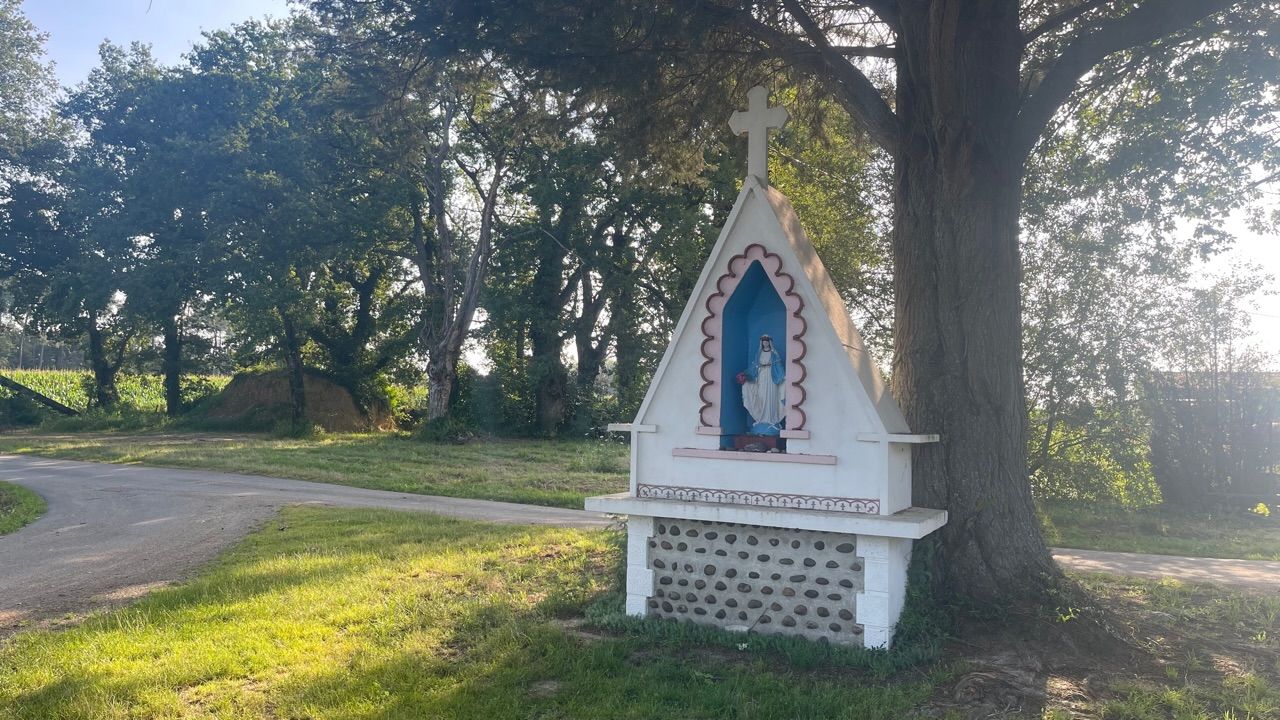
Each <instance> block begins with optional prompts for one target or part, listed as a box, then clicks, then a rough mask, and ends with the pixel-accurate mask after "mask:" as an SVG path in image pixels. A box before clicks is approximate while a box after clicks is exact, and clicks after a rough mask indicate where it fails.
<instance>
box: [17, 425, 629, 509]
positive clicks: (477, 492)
mask: <svg viewBox="0 0 1280 720" xmlns="http://www.w3.org/2000/svg"><path fill="white" fill-rule="evenodd" d="M627 450H628V448H627V446H626V445H623V444H620V443H611V442H604V441H547V440H540V441H539V440H486V441H477V442H471V443H465V444H461V445H450V444H441V443H430V442H424V441H422V440H419V439H415V438H412V437H410V436H409V435H407V434H404V433H332V434H328V433H326V434H320V435H315V436H312V437H302V438H288V437H271V436H266V435H235V434H218V433H177V432H172V433H166V432H160V433H101V434H74V433H68V434H61V435H50V434H44V433H40V434H35V433H15V434H6V435H0V452H10V453H26V454H33V455H41V456H44V457H57V458H65V459H70V460H93V461H98V462H113V463H143V464H147V465H163V466H169V467H185V468H201V469H206V470H220V471H224V472H236V473H248V474H253V475H268V476H273V477H286V478H296V479H299V480H313V481H316V482H325V483H334V484H337V485H352V486H355V487H364V488H373V489H375V490H392V491H395V492H406V493H419V494H426V495H447V496H450V497H465V498H477V499H483V500H504V501H508V502H519V503H529V504H534V505H552V506H557V507H568V508H577V509H581V508H582V501H583V499H584V498H586V497H587V496H588V495H603V494H608V493H615V492H620V491H622V490H625V489H626V488H627V462H626V458H627Z"/></svg>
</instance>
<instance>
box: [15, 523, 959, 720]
mask: <svg viewBox="0 0 1280 720" xmlns="http://www.w3.org/2000/svg"><path fill="white" fill-rule="evenodd" d="M619 562H620V557H619V555H618V550H617V546H616V543H614V542H613V541H612V540H611V538H610V536H609V534H607V533H604V532H598V531H597V532H584V531H575V530H564V529H530V528H526V527H513V526H495V525H488V524H481V523H472V522H464V521H458V520H450V519H444V518H437V517H432V516H425V515H414V514H407V513H393V512H388V511H370V510H333V509H317V508H292V509H288V510H286V511H285V512H284V513H283V515H282V516H281V517H280V519H279V520H278V521H274V522H272V523H270V524H269V525H268V526H267V527H266V528H264V529H263V530H262V531H260V532H258V533H256V534H254V535H252V536H250V537H249V538H248V539H247V540H246V541H244V542H243V543H242V544H241V545H239V546H237V547H236V548H235V549H233V550H232V551H230V552H229V553H228V554H226V555H225V556H224V557H223V558H222V559H221V560H219V561H218V562H217V563H215V564H214V565H213V566H212V567H211V568H209V569H208V570H206V571H205V572H204V573H203V574H202V575H201V576H200V577H198V578H196V579H195V580H193V581H191V582H189V583H187V584H185V585H183V586H180V587H175V588H169V589H165V590H161V591H158V592H156V593H154V594H152V595H150V596H148V597H147V598H145V599H143V600H141V601H140V602H138V603H136V604H134V605H132V606H130V607H128V608H124V609H120V610H116V611H113V612H110V613H106V614H103V615H99V616H96V617H92V618H90V619H89V620H87V621H86V622H84V623H83V624H82V625H80V626H77V627H74V628H70V629H67V630H63V631H58V632H53V631H30V632H26V633H22V634H19V635H17V636H15V637H14V638H12V639H11V640H9V641H7V643H6V644H4V645H0V718H3V720H26V719H28V718H48V717H59V718H94V719H95V720H97V719H105V720H110V719H113V718H131V717H186V716H200V717H216V718H256V717H262V716H272V717H309V718H350V717H380V718H418V717H448V718H485V719H489V718H528V717H546V718H550V717H556V718H592V719H595V718H655V717H680V718H712V717H751V718H860V719H861V718H869V719H875V718H901V717H903V716H905V715H906V714H907V713H908V712H909V711H910V709H911V708H912V707H915V706H917V705H919V704H920V703H921V702H923V701H924V700H925V699H926V698H927V697H928V696H929V695H930V693H931V692H932V691H933V688H934V685H933V683H932V681H931V680H930V679H929V678H928V677H926V676H924V675H922V674H918V673H917V674H911V675H908V676H903V677H899V678H897V679H895V680H894V681H891V682H886V681H885V680H883V679H881V680H875V681H871V682H867V681H865V680H864V681H860V680H858V679H857V678H856V677H854V676H851V674H850V673H849V672H848V671H843V672H834V673H833V672H830V671H823V670H815V671H807V670H799V669H796V668H791V667H788V666H787V665H786V664H785V663H779V662H776V660H775V659H771V658H770V657H769V656H767V655H764V654H761V653H758V652H750V651H744V652H737V653H723V652H718V653H710V652H700V651H698V650H697V649H696V648H687V647H686V648H677V647H671V646H666V645H663V644H655V643H654V642H652V641H650V640H648V639H645V638H644V637H639V636H633V635H623V636H617V637H613V636H600V635H590V634H587V633H584V632H582V631H581V630H580V629H578V628H577V627H576V624H575V623H574V622H573V620H572V619H573V618H575V617H578V616H579V615H580V613H581V612H582V610H583V608H585V607H586V606H587V605H588V604H590V602H591V601H592V599H593V598H595V597H596V596H598V595H599V594H600V593H602V592H605V591H607V590H609V589H610V588H611V586H612V583H613V582H614V580H613V578H615V577H616V567H617V565H618V564H619Z"/></svg>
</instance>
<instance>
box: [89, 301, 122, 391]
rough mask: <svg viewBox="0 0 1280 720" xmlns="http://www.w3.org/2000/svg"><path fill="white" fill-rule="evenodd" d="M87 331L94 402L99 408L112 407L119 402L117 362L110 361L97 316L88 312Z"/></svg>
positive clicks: (118, 368)
mask: <svg viewBox="0 0 1280 720" xmlns="http://www.w3.org/2000/svg"><path fill="white" fill-rule="evenodd" d="M87 332H88V335H89V369H90V370H91V371H93V393H94V404H95V405H97V406H98V407H100V408H104V409H110V408H114V407H115V406H116V405H118V404H119V403H120V392H119V391H118V390H117V389H116V373H117V372H119V370H120V365H119V364H118V363H113V362H111V358H110V357H109V356H108V351H107V344H106V338H105V337H103V334H102V330H101V329H100V328H99V327H98V316H97V315H96V314H95V313H90V314H89V319H88V327H87Z"/></svg>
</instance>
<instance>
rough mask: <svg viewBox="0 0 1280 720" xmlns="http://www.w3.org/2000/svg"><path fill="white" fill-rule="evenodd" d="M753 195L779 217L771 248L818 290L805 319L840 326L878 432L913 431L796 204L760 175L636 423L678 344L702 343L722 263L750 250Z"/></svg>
mask: <svg viewBox="0 0 1280 720" xmlns="http://www.w3.org/2000/svg"><path fill="white" fill-rule="evenodd" d="M753 199H754V200H755V201H756V202H760V201H762V202H761V205H762V209H763V210H765V212H762V213H759V214H760V215H763V216H767V217H769V218H771V219H772V221H773V225H774V226H773V227H771V228H768V229H767V230H766V232H765V235H766V236H768V237H776V241H775V242H771V243H770V245H771V247H768V248H767V249H768V250H769V251H770V252H773V253H778V254H779V255H781V256H782V259H783V262H784V264H785V266H786V267H787V269H788V271H789V272H791V273H792V275H793V277H794V278H795V280H796V282H797V283H806V284H808V285H809V286H810V289H811V290H812V295H813V296H815V297H816V298H817V299H818V300H819V305H818V307H812V308H806V309H805V310H804V315H805V319H806V321H807V322H808V323H809V324H810V325H812V324H813V323H815V322H821V318H820V317H818V316H819V315H822V316H825V317H826V319H827V322H828V323H829V324H830V327H831V328H832V329H833V330H834V331H835V335H836V337H837V338H838V339H839V342H840V343H841V345H842V346H843V349H844V353H845V355H846V357H847V359H848V363H847V364H842V365H844V366H845V367H846V368H847V370H849V371H850V374H851V375H852V379H853V380H855V381H856V382H854V383H852V384H853V385H855V386H856V387H859V388H861V390H862V392H863V394H864V396H865V398H866V400H867V401H868V403H869V404H870V405H871V406H872V407H873V408H874V410H875V414H876V416H877V418H878V420H879V423H880V424H881V426H882V427H880V428H876V431H877V432H883V433H907V432H909V430H908V428H907V423H906V420H905V418H904V417H903V415H902V411H901V409H899V407H898V405H897V403H896V402H895V401H894V399H893V396H892V394H891V393H890V392H889V388H888V385H887V384H886V383H885V381H884V378H883V377H882V376H881V374H880V371H879V368H877V367H876V365H875V363H874V362H873V361H872V359H871V356H870V354H869V353H868V352H867V350H866V345H865V343H864V342H863V340H862V335H861V334H860V333H859V332H858V330H857V328H856V326H855V325H854V323H853V320H852V318H850V317H849V313H848V310H847V309H846V308H845V306H844V301H843V300H842V299H841V297H840V293H839V292H838V291H837V290H836V287H835V284H834V283H833V282H832V281H831V277H830V275H829V274H828V273H827V270H826V267H825V266H823V264H822V260H821V259H820V258H819V257H818V254H817V252H816V251H815V249H814V247H813V244H812V243H811V242H810V241H809V238H808V236H806V235H805V233H804V230H803V228H801V226H800V222H799V218H798V217H797V216H796V212H795V210H794V209H793V208H792V207H791V203H790V202H789V201H788V200H787V198H786V196H784V195H783V194H782V193H780V192H778V190H776V189H775V188H772V187H769V186H766V185H764V184H763V183H761V182H760V181H759V180H757V179H756V178H755V176H751V175H749V176H747V178H746V180H745V181H744V182H743V186H742V191H741V192H740V193H739V194H738V198H737V200H736V201H735V202H734V206H733V210H732V211H731V212H730V213H729V217H728V220H727V221H726V222H725V225H724V228H723V229H721V231H720V235H719V237H718V238H717V239H716V243H715V245H714V247H713V248H712V250H711V254H710V257H708V259H707V262H706V264H705V265H703V268H702V273H701V275H700V276H699V278H698V282H697V284H696V285H695V286H694V289H693V293H692V294H691V296H690V299H689V302H688V303H687V304H686V305H685V308H684V312H683V313H681V316H680V321H679V322H678V323H677V324H676V329H675V333H674V335H673V339H672V341H671V343H670V344H668V345H667V349H666V352H665V353H664V354H663V357H662V361H661V363H659V365H658V369H657V371H656V372H655V373H654V376H653V380H652V381H651V382H650V384H649V389H648V391H647V392H646V393H645V398H644V401H643V402H642V403H641V405H640V410H639V411H638V412H637V413H636V420H635V422H636V424H644V423H645V421H646V415H647V413H648V410H649V407H650V404H651V403H652V402H653V400H654V397H655V395H656V393H657V390H658V388H659V387H660V385H661V384H662V382H663V378H664V377H665V375H666V373H667V370H668V368H669V366H670V364H671V361H672V357H673V355H674V354H675V353H676V351H677V349H678V347H679V346H681V345H682V344H683V343H685V342H696V343H701V342H702V340H703V337H702V331H701V329H700V327H699V324H698V323H699V322H700V321H701V319H702V317H703V316H705V315H706V314H707V311H706V308H705V307H704V305H703V302H704V298H705V296H706V295H707V291H708V287H709V286H710V285H711V284H712V283H715V282H716V281H717V279H718V272H719V270H718V269H720V268H722V266H723V265H724V264H725V262H727V258H726V257H725V256H726V254H727V253H740V252H742V251H743V250H744V249H745V246H746V244H747V243H746V242H744V241H741V240H737V239H736V238H735V236H736V234H737V233H738V231H739V225H740V223H742V222H744V221H745V220H746V219H747V218H748V215H749V212H748V209H749V208H750V207H752V206H753V205H754V203H753ZM739 246H742V247H739ZM806 294H807V293H806ZM693 336H696V337H693Z"/></svg>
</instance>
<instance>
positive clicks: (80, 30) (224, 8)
mask: <svg viewBox="0 0 1280 720" xmlns="http://www.w3.org/2000/svg"><path fill="white" fill-rule="evenodd" d="M22 9H23V10H24V11H25V12H26V14H27V17H28V18H29V19H30V20H31V22H32V23H34V24H35V26H36V27H38V28H40V29H41V30H43V31H44V32H46V33H48V34H49V41H48V43H47V44H46V45H45V48H46V50H47V51H48V53H49V57H50V58H52V59H53V61H54V64H55V70H56V71H57V74H58V79H59V80H60V81H61V82H62V84H63V85H75V84H77V83H79V82H80V81H82V80H84V79H85V78H86V77H88V75H89V71H90V70H92V69H93V68H94V67H95V66H96V65H97V64H98V45H100V44H101V43H102V41H103V40H108V39H109V40H111V42H113V43H115V44H117V45H126V46H127V45H128V44H129V43H131V42H133V41H135V40H138V41H141V42H144V43H148V44H150V45H151V49H152V52H153V53H154V54H155V57H156V59H157V60H158V61H160V62H162V63H165V64H171V63H175V62H177V61H178V60H180V59H181V58H182V54H183V53H184V52H186V51H187V50H189V49H190V48H191V45H192V44H193V43H195V42H196V41H198V40H200V33H201V31H203V30H218V29H221V28H224V27H226V26H228V25H231V24H232V23H237V22H241V21H244V20H250V19H261V18H262V17H264V16H268V15H269V16H271V17H284V16H285V15H287V14H288V13H289V8H288V2H287V0H23V3H22Z"/></svg>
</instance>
